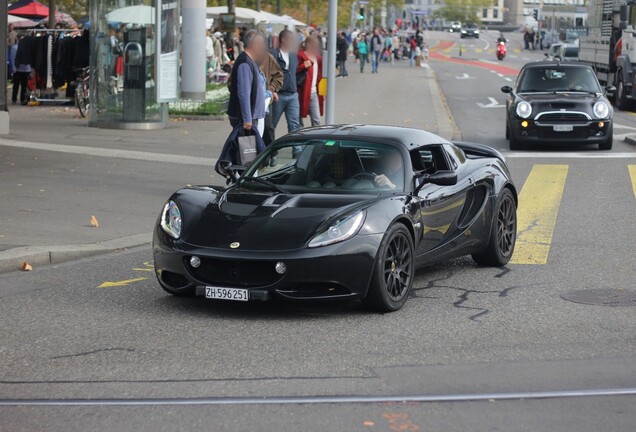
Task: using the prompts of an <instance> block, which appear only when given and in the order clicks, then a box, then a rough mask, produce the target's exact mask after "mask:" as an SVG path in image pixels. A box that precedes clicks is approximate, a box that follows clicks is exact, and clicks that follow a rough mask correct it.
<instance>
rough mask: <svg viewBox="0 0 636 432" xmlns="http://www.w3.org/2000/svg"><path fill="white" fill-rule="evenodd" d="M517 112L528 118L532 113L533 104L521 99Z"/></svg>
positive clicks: (520, 115)
mask: <svg viewBox="0 0 636 432" xmlns="http://www.w3.org/2000/svg"><path fill="white" fill-rule="evenodd" d="M516 112H517V115H518V116H519V117H521V118H524V119H527V118H528V117H530V114H532V105H530V104H529V103H528V102H526V101H521V102H519V103H518V104H517V110H516Z"/></svg>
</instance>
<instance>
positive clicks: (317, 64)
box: [296, 36, 324, 126]
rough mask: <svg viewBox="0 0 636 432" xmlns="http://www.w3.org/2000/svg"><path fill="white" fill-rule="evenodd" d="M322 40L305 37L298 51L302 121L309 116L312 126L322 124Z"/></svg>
mask: <svg viewBox="0 0 636 432" xmlns="http://www.w3.org/2000/svg"><path fill="white" fill-rule="evenodd" d="M320 51H321V47H320V41H319V40H318V39H317V38H316V37H315V36H309V37H308V38H307V39H305V42H304V44H303V49H302V50H301V51H300V52H299V53H298V69H297V71H296V83H297V85H298V99H299V102H300V123H301V125H302V121H303V120H302V119H303V118H305V117H307V116H309V117H310V118H311V125H312V126H319V125H320V117H321V116H322V114H323V106H324V98H323V97H322V96H320V95H318V84H319V83H320V80H321V79H322V57H321V55H320Z"/></svg>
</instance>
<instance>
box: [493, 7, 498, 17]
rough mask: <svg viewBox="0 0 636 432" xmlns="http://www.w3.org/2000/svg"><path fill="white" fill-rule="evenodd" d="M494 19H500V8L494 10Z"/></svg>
mask: <svg viewBox="0 0 636 432" xmlns="http://www.w3.org/2000/svg"><path fill="white" fill-rule="evenodd" d="M492 17H493V18H499V8H494V9H493V10H492Z"/></svg>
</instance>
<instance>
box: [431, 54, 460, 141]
mask: <svg viewBox="0 0 636 432" xmlns="http://www.w3.org/2000/svg"><path fill="white" fill-rule="evenodd" d="M426 78H427V79H428V88H429V92H430V95H431V101H432V102H433V110H434V112H435V123H436V124H437V134H438V135H440V136H441V137H443V138H446V139H448V140H461V132H460V131H459V128H458V127H457V124H456V123H455V118H454V117H453V114H452V113H451V110H450V108H449V107H448V104H447V103H446V97H445V96H444V92H443V90H442V87H441V86H440V84H439V81H438V79H437V74H436V73H435V71H434V70H433V68H432V67H431V65H430V64H429V66H428V67H427V68H426ZM436 101H439V103H435V102H436Z"/></svg>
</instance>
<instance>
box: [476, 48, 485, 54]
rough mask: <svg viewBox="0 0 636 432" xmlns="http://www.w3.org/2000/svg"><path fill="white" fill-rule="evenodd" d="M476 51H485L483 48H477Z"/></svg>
mask: <svg viewBox="0 0 636 432" xmlns="http://www.w3.org/2000/svg"><path fill="white" fill-rule="evenodd" d="M475 52H478V53H480V52H484V50H483V49H481V48H477V49H476V50H475Z"/></svg>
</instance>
